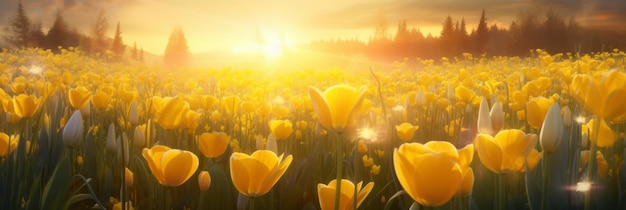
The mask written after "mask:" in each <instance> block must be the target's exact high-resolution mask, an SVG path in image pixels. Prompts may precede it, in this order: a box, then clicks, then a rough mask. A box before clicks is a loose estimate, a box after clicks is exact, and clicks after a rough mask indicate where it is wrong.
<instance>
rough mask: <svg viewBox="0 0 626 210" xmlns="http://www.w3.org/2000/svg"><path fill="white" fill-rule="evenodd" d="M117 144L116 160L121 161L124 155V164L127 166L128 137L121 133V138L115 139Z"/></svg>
mask: <svg viewBox="0 0 626 210" xmlns="http://www.w3.org/2000/svg"><path fill="white" fill-rule="evenodd" d="M117 143H119V144H118V145H117V159H118V160H120V161H121V160H122V154H124V162H123V163H124V164H126V165H128V163H129V161H130V158H129V156H130V153H129V152H128V137H127V136H126V133H122V135H121V136H118V137H117ZM122 145H124V151H122Z"/></svg>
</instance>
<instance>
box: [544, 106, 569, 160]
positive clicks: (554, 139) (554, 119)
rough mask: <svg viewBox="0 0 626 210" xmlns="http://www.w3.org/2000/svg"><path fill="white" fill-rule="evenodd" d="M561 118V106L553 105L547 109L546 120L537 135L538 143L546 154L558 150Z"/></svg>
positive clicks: (561, 136) (560, 136) (561, 129)
mask: <svg viewBox="0 0 626 210" xmlns="http://www.w3.org/2000/svg"><path fill="white" fill-rule="evenodd" d="M563 125H564V124H563V117H561V106H560V105H559V104H557V103H553V104H552V106H550V109H548V113H547V114H546V119H545V120H544V121H543V125H541V133H539V143H540V144H541V148H542V149H543V151H546V152H554V151H556V150H557V149H558V148H559V144H560V143H561V138H563V130H564V127H563Z"/></svg>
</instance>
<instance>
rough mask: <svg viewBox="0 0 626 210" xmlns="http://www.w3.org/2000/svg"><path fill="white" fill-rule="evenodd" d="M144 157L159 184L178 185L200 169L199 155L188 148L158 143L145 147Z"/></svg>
mask: <svg viewBox="0 0 626 210" xmlns="http://www.w3.org/2000/svg"><path fill="white" fill-rule="evenodd" d="M142 155H143V157H144V158H145V159H146V162H148V166H149V167H150V171H151V172H152V175H153V176H154V178H155V179H156V180H157V181H158V182H159V184H161V185H163V186H168V187H176V186H179V185H181V184H183V183H185V182H186V181H187V180H188V179H189V178H190V177H191V175H193V174H194V173H195V172H196V169H198V164H199V161H198V156H196V155H195V154H193V153H192V152H189V151H186V150H178V149H171V148H169V147H166V146H162V145H156V146H153V147H152V148H150V149H148V148H144V149H143V151H142Z"/></svg>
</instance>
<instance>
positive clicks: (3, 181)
mask: <svg viewBox="0 0 626 210" xmlns="http://www.w3.org/2000/svg"><path fill="white" fill-rule="evenodd" d="M625 59H626V54H625V53H624V52H623V51H619V50H618V49H615V50H612V51H610V52H602V53H594V54H585V55H579V54H570V53H567V54H549V53H547V52H545V51H542V50H533V51H531V53H530V54H529V57H526V58H520V57H487V56H481V57H474V56H472V55H470V54H463V56H462V57H458V58H441V59H439V60H422V59H405V60H404V61H403V62H398V63H395V64H394V65H393V66H391V67H389V68H386V69H377V68H371V69H360V70H358V71H352V70H350V71H348V70H342V69H341V68H333V69H319V70H310V69H307V68H306V67H304V66H303V67H302V70H289V71H278V70H277V71H271V72H270V71H261V70H254V69H230V68H224V69H196V68H181V69H179V70H175V71H172V70H165V69H163V68H160V67H152V66H147V65H144V64H140V63H135V62H130V61H127V62H126V61H124V62H111V61H107V58H106V55H105V56H102V57H99V58H95V57H92V56H87V55H86V54H85V53H82V52H80V51H78V50H75V49H64V50H61V53H59V54H53V53H52V52H50V51H42V50H38V49H22V50H5V51H3V52H0V101H1V102H2V109H1V111H0V119H2V120H0V186H1V187H0V209H357V208H358V209H409V208H411V209H431V208H434V209H626V167H624V156H625V155H626V154H625V153H626V150H625V144H626V139H625V134H624V132H625V131H626V126H625V125H624V121H626V72H625V70H626V60H625ZM337 200H339V202H335V201H337ZM123 204H126V205H123Z"/></svg>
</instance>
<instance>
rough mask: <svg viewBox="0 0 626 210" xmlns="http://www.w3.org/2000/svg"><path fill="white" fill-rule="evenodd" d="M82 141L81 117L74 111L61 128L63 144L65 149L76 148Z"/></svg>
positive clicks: (78, 112)
mask: <svg viewBox="0 0 626 210" xmlns="http://www.w3.org/2000/svg"><path fill="white" fill-rule="evenodd" d="M82 139H83V116H82V115H81V114H80V111H78V110H76V111H74V113H73V114H72V116H71V117H70V120H69V121H67V123H66V125H65V127H64V128H63V143H64V144H65V146H67V147H78V146H79V145H80V143H81V141H82Z"/></svg>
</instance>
